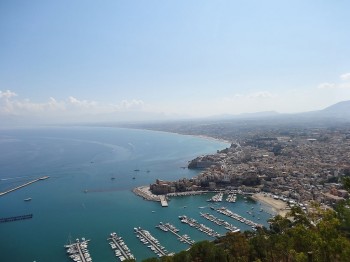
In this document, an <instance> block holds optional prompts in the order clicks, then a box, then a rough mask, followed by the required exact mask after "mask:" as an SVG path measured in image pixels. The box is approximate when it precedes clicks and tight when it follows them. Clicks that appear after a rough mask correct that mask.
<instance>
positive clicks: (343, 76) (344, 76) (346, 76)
mask: <svg viewBox="0 0 350 262" xmlns="http://www.w3.org/2000/svg"><path fill="white" fill-rule="evenodd" d="M340 78H341V79H342V80H350V73H345V74H342V75H341V76H340Z"/></svg>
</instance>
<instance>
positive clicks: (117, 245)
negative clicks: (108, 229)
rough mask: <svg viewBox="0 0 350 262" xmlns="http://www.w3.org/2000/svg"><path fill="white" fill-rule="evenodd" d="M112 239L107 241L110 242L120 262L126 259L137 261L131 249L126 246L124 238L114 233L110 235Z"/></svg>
mask: <svg viewBox="0 0 350 262" xmlns="http://www.w3.org/2000/svg"><path fill="white" fill-rule="evenodd" d="M110 236H111V237H110V238H108V239H107V240H110V241H111V242H109V245H110V246H111V248H112V250H113V251H114V253H115V256H116V257H118V258H119V260H120V261H124V260H126V259H135V257H134V255H133V254H131V252H130V249H129V248H128V246H127V245H126V244H125V242H124V240H123V238H122V237H120V236H118V235H117V233H115V232H113V233H111V235H110Z"/></svg>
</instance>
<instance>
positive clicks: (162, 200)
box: [159, 196, 168, 207]
mask: <svg viewBox="0 0 350 262" xmlns="http://www.w3.org/2000/svg"><path fill="white" fill-rule="evenodd" d="M159 198H160V204H161V205H162V207H167V206H168V201H167V200H166V197H165V196H160V197H159Z"/></svg>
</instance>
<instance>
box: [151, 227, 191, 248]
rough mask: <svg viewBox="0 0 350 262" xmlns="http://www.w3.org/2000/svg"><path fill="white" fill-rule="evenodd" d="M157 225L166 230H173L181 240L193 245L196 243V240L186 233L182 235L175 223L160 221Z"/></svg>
mask: <svg viewBox="0 0 350 262" xmlns="http://www.w3.org/2000/svg"><path fill="white" fill-rule="evenodd" d="M156 227H157V228H159V229H160V230H162V231H164V232H171V233H172V234H174V235H175V236H176V237H177V239H178V240H179V241H180V242H183V243H186V244H188V245H190V246H192V245H193V244H194V240H191V238H190V237H189V236H188V235H186V234H185V235H182V236H181V235H180V234H178V232H179V230H178V229H177V228H176V227H175V226H174V225H172V224H170V223H165V224H163V223H162V222H160V223H159V225H158V226H156Z"/></svg>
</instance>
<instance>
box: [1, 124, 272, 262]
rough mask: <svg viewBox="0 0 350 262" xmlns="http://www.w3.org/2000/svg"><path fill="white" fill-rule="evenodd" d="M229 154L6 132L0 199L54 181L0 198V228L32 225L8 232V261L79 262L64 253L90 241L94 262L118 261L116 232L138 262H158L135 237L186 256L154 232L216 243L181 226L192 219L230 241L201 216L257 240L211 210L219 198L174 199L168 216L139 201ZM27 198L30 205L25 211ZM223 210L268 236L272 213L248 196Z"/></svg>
mask: <svg viewBox="0 0 350 262" xmlns="http://www.w3.org/2000/svg"><path fill="white" fill-rule="evenodd" d="M226 147H229V144H228V143H227V142H223V141H218V140H213V139H207V138H202V137H195V136H186V135H179V134H172V133H166V132H156V131H146V130H134V129H123V128H105V127H41V128H30V129H29V128H27V129H24V128H22V129H2V130H0V192H3V191H6V190H8V189H11V188H14V187H17V186H19V185H21V184H24V183H27V182H29V181H31V180H34V179H37V178H39V177H43V176H49V179H46V180H42V181H38V182H36V183H33V184H31V185H28V186H26V187H24V188H21V189H19V190H16V191H14V192H11V193H9V194H6V195H3V196H0V218H7V217H13V216H21V215H26V214H33V218H32V219H27V220H20V221H14V222H6V223H0V261H2V262H7V261H9V262H17V261H18V262H19V261H21V262H23V261H29V262H31V261H36V262H44V261H50V262H65V261H67V262H68V261H72V260H71V259H70V258H69V257H68V256H67V254H66V250H65V248H64V245H66V244H69V243H70V242H71V241H75V239H76V238H80V239H81V238H82V237H85V238H86V239H89V240H90V242H89V246H88V249H89V251H90V254H91V257H92V260H93V261H103V262H104V261H106V262H108V261H111V262H112V261H119V259H118V258H116V257H115V255H114V252H113V251H112V249H111V247H110V245H109V244H108V242H109V241H108V240H107V238H109V235H110V233H112V232H116V233H117V234H118V235H119V236H121V237H123V239H124V241H125V243H126V244H127V246H128V247H129V248H130V250H131V252H132V253H133V254H134V255H135V257H136V259H137V260H138V261H141V260H142V259H146V258H149V257H154V256H155V254H154V253H153V252H152V251H151V250H150V249H149V248H148V247H147V246H145V245H143V244H142V243H141V242H140V241H139V239H138V238H137V237H136V235H135V234H134V227H142V228H143V229H146V230H148V231H150V233H151V234H152V235H153V236H154V237H156V238H157V239H158V240H159V241H160V243H161V244H162V245H163V246H164V247H165V248H166V249H167V250H168V251H170V252H179V251H181V250H185V249H188V248H189V246H188V245H186V244H184V243H181V242H180V241H178V240H177V238H176V237H175V236H174V235H172V234H171V233H169V232H163V231H161V230H159V229H158V228H156V227H155V226H156V225H158V224H159V222H163V223H166V222H169V223H171V224H173V225H175V226H176V227H177V228H178V229H179V230H180V232H179V233H180V234H187V235H189V236H190V237H191V238H192V239H193V240H195V241H201V240H214V239H213V238H212V237H209V236H207V235H205V234H204V233H202V232H200V231H198V230H197V229H195V228H192V227H190V226H188V225H186V224H182V223H181V222H180V220H179V218H178V217H179V216H180V215H186V216H188V217H191V218H194V219H196V220H197V221H199V222H200V223H203V224H205V225H207V226H209V227H211V228H212V229H214V230H215V231H217V232H219V233H220V234H225V233H226V232H227V231H226V230H225V229H224V228H223V227H221V226H218V225H216V224H214V223H213V222H210V221H208V220H206V219H204V218H203V217H201V216H200V212H205V213H210V214H213V215H215V216H217V217H219V218H222V219H224V220H226V221H228V222H229V223H231V224H233V225H236V226H237V227H239V228H240V229H241V230H242V231H244V230H251V227H249V226H247V225H245V224H242V223H240V222H238V221H235V220H234V219H232V218H228V217H225V216H224V215H221V214H219V213H217V212H216V211H215V210H212V209H210V208H209V207H210V205H211V204H210V203H209V202H207V200H208V199H209V198H210V197H211V196H213V195H214V193H211V194H205V195H198V196H183V197H172V198H171V199H170V201H169V207H161V205H160V203H159V202H151V201H146V200H143V199H142V198H141V197H139V196H136V195H135V194H134V193H133V192H132V189H133V188H134V187H137V186H141V185H149V184H150V183H153V182H154V181H155V180H156V179H162V180H171V181H172V180H178V179H180V178H191V177H193V176H196V175H197V174H198V172H200V171H198V170H189V169H187V168H185V167H186V166H187V164H188V161H190V160H192V159H193V158H195V157H197V156H199V155H203V154H212V153H215V152H216V151H217V150H221V149H224V148H226ZM27 198H31V201H24V199H27ZM216 206H217V207H220V206H225V207H227V208H228V209H230V210H232V211H233V212H236V213H238V214H240V215H242V216H244V217H246V218H249V219H250V220H252V221H255V222H257V223H260V224H263V225H265V226H267V225H268V224H267V220H268V219H269V218H270V217H271V212H272V211H271V209H270V208H269V207H268V206H264V205H263V204H261V203H258V202H255V201H253V200H251V199H249V198H246V197H244V196H238V199H237V201H236V203H228V202H226V201H223V202H221V203H220V204H216ZM248 212H249V213H248ZM252 214H253V215H252ZM254 214H255V215H254Z"/></svg>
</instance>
